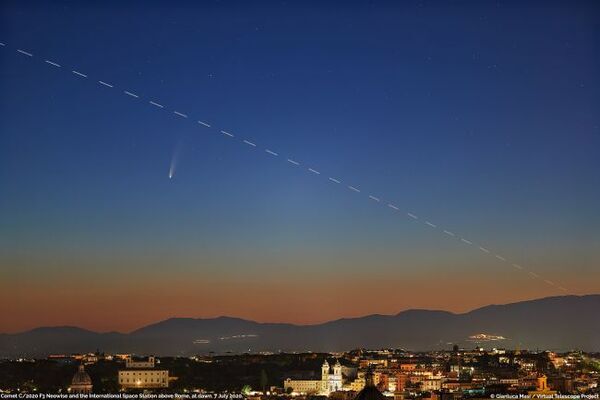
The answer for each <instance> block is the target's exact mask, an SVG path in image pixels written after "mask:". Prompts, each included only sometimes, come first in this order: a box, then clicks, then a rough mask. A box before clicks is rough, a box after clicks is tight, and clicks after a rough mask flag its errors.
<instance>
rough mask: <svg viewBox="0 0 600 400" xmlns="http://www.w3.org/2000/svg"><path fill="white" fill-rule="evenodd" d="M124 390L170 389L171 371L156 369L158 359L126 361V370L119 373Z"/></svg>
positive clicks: (127, 359)
mask: <svg viewBox="0 0 600 400" xmlns="http://www.w3.org/2000/svg"><path fill="white" fill-rule="evenodd" d="M119 385H120V386H121V388H122V389H156V388H166V387H169V371H167V370H166V369H159V368H156V359H155V358H154V356H150V357H148V358H147V359H134V358H133V357H130V356H128V357H127V358H126V359H125V369H124V370H120V371H119Z"/></svg>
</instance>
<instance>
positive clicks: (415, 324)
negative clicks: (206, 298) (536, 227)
mask: <svg viewBox="0 0 600 400" xmlns="http://www.w3.org/2000/svg"><path fill="white" fill-rule="evenodd" d="M453 344H458V345H461V346H466V347H475V346H476V345H482V346H483V347H504V348H516V347H519V348H521V349H536V348H539V349H548V350H556V351H561V350H571V349H579V350H584V351H600V295H586V296H559V297H547V298H542V299H537V300H530V301H523V302H518V303H511V304H504V305H489V306H485V307H482V308H478V309H475V310H472V311H469V312H466V313H462V314H457V313H451V312H447V311H436V310H406V311H402V312H400V313H398V314H396V315H379V314H374V315H368V316H364V317H359V318H343V319H338V320H335V321H330V322H325V323H322V324H315V325H294V324H287V323H259V322H255V321H249V320H245V319H240V318H232V317H218V318H209V319H202V318H170V319H167V320H164V321H161V322H158V323H155V324H151V325H148V326H145V327H142V328H140V329H137V330H135V331H133V332H130V333H117V332H108V333H99V332H93V331H89V330H85V329H81V328H76V327H64V326H63V327H43V328H36V329H33V330H30V331H27V332H22V333H16V334H0V357H44V356H47V355H49V354H71V353H85V352H93V351H96V350H97V349H100V350H101V351H105V352H110V353H136V354H156V355H172V356H178V355H182V356H183V355H193V354H206V353H209V352H211V351H212V352H216V353H226V352H232V353H242V352H247V351H251V352H256V351H319V352H321V351H323V352H327V351H342V350H349V349H353V348H359V347H363V348H384V347H396V348H405V349H410V350H431V349H442V348H445V349H447V348H449V347H451V346H452V345H453Z"/></svg>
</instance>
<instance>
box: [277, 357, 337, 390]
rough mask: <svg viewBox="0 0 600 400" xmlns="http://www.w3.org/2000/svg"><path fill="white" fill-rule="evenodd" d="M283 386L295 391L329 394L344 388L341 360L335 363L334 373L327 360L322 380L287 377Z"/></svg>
mask: <svg viewBox="0 0 600 400" xmlns="http://www.w3.org/2000/svg"><path fill="white" fill-rule="evenodd" d="M283 388H284V389H285V390H286V391H288V390H291V391H293V392H295V393H306V394H322V395H326V396H328V395H329V394H330V393H332V392H335V391H338V390H341V389H342V365H341V364H340V362H339V361H336V363H335V364H334V365H333V373H331V368H330V366H329V363H328V362H327V360H325V361H324V362H323V365H322V366H321V379H320V380H295V379H290V378H288V379H286V380H285V381H284V382H283Z"/></svg>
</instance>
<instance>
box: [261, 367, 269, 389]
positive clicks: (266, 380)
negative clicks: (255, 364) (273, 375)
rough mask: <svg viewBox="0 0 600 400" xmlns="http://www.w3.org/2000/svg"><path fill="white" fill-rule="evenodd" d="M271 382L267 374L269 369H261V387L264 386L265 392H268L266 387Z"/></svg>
mask: <svg viewBox="0 0 600 400" xmlns="http://www.w3.org/2000/svg"><path fill="white" fill-rule="evenodd" d="M268 384H269V377H268V376H267V371H265V370H264V369H261V370H260V387H262V391H263V393H266V387H267V385H268Z"/></svg>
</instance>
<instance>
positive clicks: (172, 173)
mask: <svg viewBox="0 0 600 400" xmlns="http://www.w3.org/2000/svg"><path fill="white" fill-rule="evenodd" d="M180 152H181V140H179V141H178V142H177V144H176V145H175V148H174V149H173V155H172V156H171V164H170V165H169V179H173V177H174V176H175V170H176V169H177V162H178V161H179V153H180Z"/></svg>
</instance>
